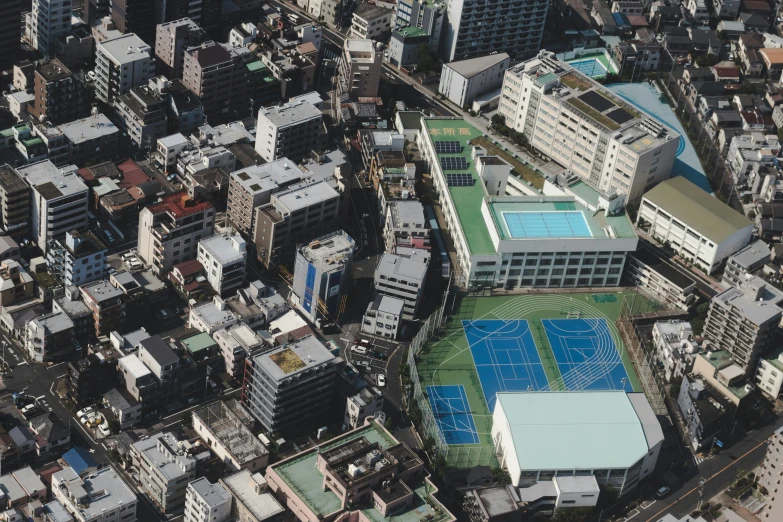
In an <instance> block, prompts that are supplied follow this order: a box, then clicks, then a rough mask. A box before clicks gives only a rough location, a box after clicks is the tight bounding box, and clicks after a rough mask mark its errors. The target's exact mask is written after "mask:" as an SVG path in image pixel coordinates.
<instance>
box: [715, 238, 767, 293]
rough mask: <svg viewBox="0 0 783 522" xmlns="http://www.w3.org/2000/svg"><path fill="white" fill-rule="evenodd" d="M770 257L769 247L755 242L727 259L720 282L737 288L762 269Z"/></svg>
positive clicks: (763, 243)
mask: <svg viewBox="0 0 783 522" xmlns="http://www.w3.org/2000/svg"><path fill="white" fill-rule="evenodd" d="M771 257H772V251H771V250H770V248H769V245H767V244H766V243H765V242H763V241H761V240H758V241H755V242H753V243H751V244H749V245H748V246H746V247H745V248H743V249H741V250H738V251H737V253H735V254H733V255H731V256H730V257H729V259H728V260H727V261H726V268H725V269H724V270H723V279H722V281H723V282H724V283H726V284H729V285H733V286H737V285H739V284H740V283H742V282H743V281H745V280H746V278H747V277H748V276H749V275H754V274H756V273H757V272H759V271H760V270H761V269H762V268H764V265H766V264H767V263H769V262H770V260H771Z"/></svg>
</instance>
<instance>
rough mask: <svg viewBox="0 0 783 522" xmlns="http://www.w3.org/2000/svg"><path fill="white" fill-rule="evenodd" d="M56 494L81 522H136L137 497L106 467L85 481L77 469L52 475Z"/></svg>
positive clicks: (85, 478)
mask: <svg viewBox="0 0 783 522" xmlns="http://www.w3.org/2000/svg"><path fill="white" fill-rule="evenodd" d="M52 494H53V495H54V498H55V499H57V500H58V501H59V502H60V503H61V504H62V505H63V506H64V507H65V509H66V510H67V511H68V514H69V515H70V516H71V517H72V520H75V521H77V522H133V521H134V520H136V505H137V504H138V502H139V499H138V497H137V496H136V493H135V492H134V491H133V490H132V489H131V488H130V487H129V486H128V485H127V484H126V483H125V481H124V480H122V477H120V475H119V474H118V473H117V472H116V471H115V470H114V468H112V467H111V466H106V467H104V468H101V469H99V470H97V471H95V472H94V473H90V474H89V475H86V476H84V477H80V476H79V474H78V473H77V472H76V471H75V470H74V469H73V468H65V469H63V470H62V471H58V472H56V473H54V474H53V475H52Z"/></svg>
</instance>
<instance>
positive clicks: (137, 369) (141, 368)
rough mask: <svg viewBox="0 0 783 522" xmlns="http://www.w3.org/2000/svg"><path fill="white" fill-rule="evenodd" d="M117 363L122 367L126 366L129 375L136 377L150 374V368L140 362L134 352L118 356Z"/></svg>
mask: <svg viewBox="0 0 783 522" xmlns="http://www.w3.org/2000/svg"><path fill="white" fill-rule="evenodd" d="M118 364H121V365H122V366H123V367H124V368H127V369H128V371H129V372H130V373H131V375H133V376H134V377H135V378H136V379H138V378H139V377H143V376H145V375H151V374H152V372H151V371H150V369H149V368H147V365H146V364H144V363H143V362H141V360H140V359H139V358H138V356H136V354H135V353H133V354H131V355H126V356H125V357H122V358H120V360H119V361H118Z"/></svg>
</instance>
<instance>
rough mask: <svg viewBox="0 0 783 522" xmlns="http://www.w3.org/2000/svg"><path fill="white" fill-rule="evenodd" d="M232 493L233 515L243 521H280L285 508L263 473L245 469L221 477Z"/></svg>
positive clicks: (221, 480) (221, 481) (222, 482)
mask: <svg viewBox="0 0 783 522" xmlns="http://www.w3.org/2000/svg"><path fill="white" fill-rule="evenodd" d="M220 483H221V484H223V486H224V487H225V488H226V490H228V492H229V493H231V497H232V499H233V502H232V503H231V516H232V517H233V518H235V519H236V520H241V521H242V522H279V521H280V520H282V519H283V514H284V513H285V509H283V506H281V505H280V503H279V502H278V501H277V499H276V498H275V497H274V495H272V494H271V493H270V492H269V491H268V489H267V482H266V479H265V478H264V475H262V474H261V473H258V472H257V473H251V472H250V471H248V470H246V469H243V470H240V471H238V472H237V473H234V474H233V475H229V476H228V477H224V478H221V479H220Z"/></svg>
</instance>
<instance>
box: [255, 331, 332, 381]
mask: <svg viewBox="0 0 783 522" xmlns="http://www.w3.org/2000/svg"><path fill="white" fill-rule="evenodd" d="M253 360H254V366H256V367H258V368H261V369H263V370H264V372H265V373H266V374H267V375H268V376H269V377H271V378H272V379H274V380H275V381H278V382H279V381H281V380H283V379H288V378H290V377H293V376H294V375H296V374H299V373H302V372H303V371H305V370H308V369H310V368H313V367H316V366H321V365H323V364H328V363H332V362H334V360H335V356H334V355H332V352H330V351H329V350H328V349H327V348H326V346H324V345H323V343H321V341H319V340H318V339H316V337H315V336H313V335H308V336H307V337H303V338H301V339H297V340H296V341H294V342H292V343H289V344H288V345H286V346H283V347H280V348H276V349H274V350H272V351H269V352H267V353H264V354H261V355H257V356H255V357H254V358H253Z"/></svg>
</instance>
